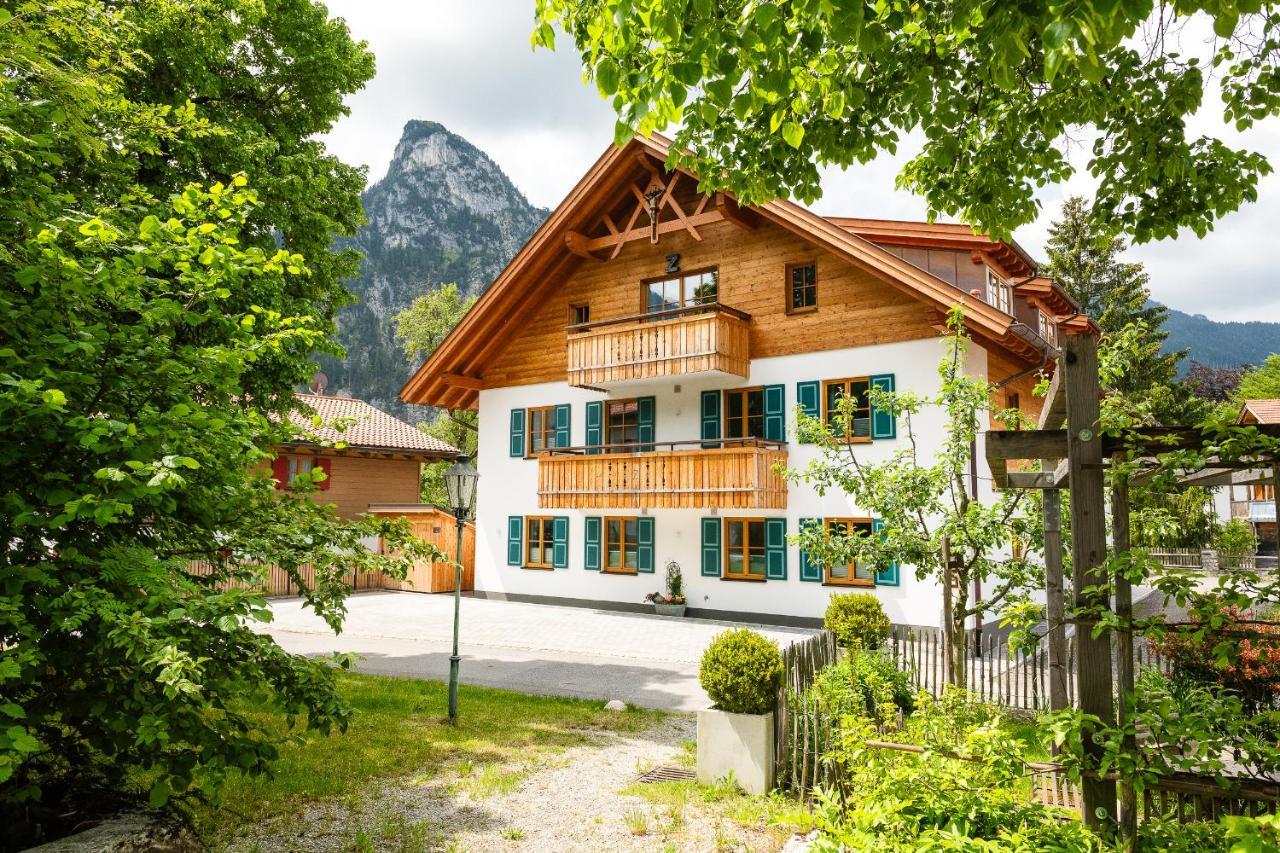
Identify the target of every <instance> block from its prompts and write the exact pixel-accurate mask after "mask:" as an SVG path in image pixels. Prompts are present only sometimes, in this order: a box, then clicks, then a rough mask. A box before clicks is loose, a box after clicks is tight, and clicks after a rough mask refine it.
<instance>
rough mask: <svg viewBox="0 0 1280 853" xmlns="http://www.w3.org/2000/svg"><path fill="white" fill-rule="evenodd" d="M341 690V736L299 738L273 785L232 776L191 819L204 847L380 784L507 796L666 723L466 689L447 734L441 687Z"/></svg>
mask: <svg viewBox="0 0 1280 853" xmlns="http://www.w3.org/2000/svg"><path fill="white" fill-rule="evenodd" d="M338 684H339V689H340V690H341V692H342V695H343V696H344V697H345V698H346V699H347V701H349V702H350V703H351V705H352V707H353V708H354V710H355V713H354V715H353V718H352V721H351V724H350V726H349V727H348V729H347V731H346V733H345V734H333V735H330V736H328V737H326V736H323V735H318V734H309V733H307V732H305V731H304V730H302V729H301V728H298V729H296V730H295V731H294V732H293V733H292V734H294V735H295V736H296V737H297V742H296V743H290V744H288V745H286V746H284V747H282V748H281V756H280V760H279V761H278V762H277V764H276V766H275V770H274V773H273V774H272V775H271V776H269V777H266V776H259V777H243V776H235V777H233V778H232V779H231V780H230V781H229V782H228V784H227V785H226V787H225V789H224V791H223V797H222V803H221V805H220V806H218V807H211V806H202V807H198V808H197V809H196V811H195V813H194V814H193V818H194V821H195V824H196V828H197V831H198V832H199V834H200V835H201V837H202V838H204V839H206V840H212V839H225V838H228V837H230V836H234V835H236V834H237V832H238V830H239V829H240V828H241V827H243V826H245V825H248V824H257V823H261V822H263V821H267V820H270V819H273V818H279V817H286V816H294V815H297V814H299V813H301V812H302V811H304V810H305V807H306V806H308V805H311V804H314V803H318V802H323V801H343V800H355V799H360V798H363V797H364V796H366V795H368V794H369V793H370V792H371V789H372V788H374V787H376V784H377V783H379V782H381V781H384V780H385V781H401V780H402V781H415V780H418V781H425V780H429V779H431V778H433V777H435V776H436V775H438V774H441V773H442V772H447V773H449V774H450V777H451V779H452V781H451V783H450V784H451V785H453V786H454V787H455V788H457V789H459V790H465V791H467V792H468V793H471V794H473V795H482V796H483V795H488V794H493V793H501V792H504V791H509V790H511V789H513V788H514V787H516V786H518V785H519V783H520V780H521V778H522V777H523V773H524V772H525V771H523V770H521V769H519V768H520V767H527V766H528V765H529V764H530V763H531V762H537V761H540V760H546V759H549V758H550V757H551V756H553V755H554V754H556V753H558V752H562V751H563V750H565V749H567V748H569V747H572V746H578V745H581V744H583V743H585V742H588V741H589V740H590V738H591V733H592V732H593V731H596V732H605V731H608V732H634V731H640V730H643V729H645V728H648V727H650V726H652V725H653V724H655V723H656V722H657V721H658V720H659V719H660V718H661V717H662V716H663V715H662V713H661V712H658V711H646V710H639V709H629V710H627V711H622V712H617V711H605V710H604V703H603V702H588V701H583V700H577V699H565V698H559V697H550V696H529V695H526V694H522V693H513V692H511V691H507V690H494V689H490V688H483V687H469V686H467V685H463V686H462V687H461V689H460V690H459V696H458V706H459V708H458V717H459V721H458V724H457V725H456V726H452V725H450V724H449V723H448V722H447V720H446V708H447V687H446V686H445V685H444V684H442V683H440V682H436V681H419V680H411V679H401V678H388V677H385V676H372V675H358V674H354V673H341V674H339V676H338ZM264 721H265V722H266V723H267V724H268V725H269V726H270V727H271V728H273V729H274V730H275V731H277V732H279V733H280V734H281V735H284V734H287V732H286V731H285V723H284V720H283V718H282V717H279V716H276V715H264ZM356 846H357V847H360V846H363V845H361V844H359V843H357V844H356ZM375 846H377V845H375Z"/></svg>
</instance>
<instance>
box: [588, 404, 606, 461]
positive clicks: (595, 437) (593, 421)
mask: <svg viewBox="0 0 1280 853" xmlns="http://www.w3.org/2000/svg"><path fill="white" fill-rule="evenodd" d="M602 444H604V403H603V402H601V401H600V400H595V401H594V402H591V403H587V447H595V448H599V447H600V445H602ZM587 452H588V453H599V452H600V451H599V450H598V449H596V450H588V451H587Z"/></svg>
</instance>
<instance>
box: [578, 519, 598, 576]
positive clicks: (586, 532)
mask: <svg viewBox="0 0 1280 853" xmlns="http://www.w3.org/2000/svg"><path fill="white" fill-rule="evenodd" d="M583 521H584V522H585V523H584V525H583V534H582V541H583V542H584V543H585V547H584V548H583V552H582V567H583V568H584V569H586V570H587V571H591V572H598V571H600V516H598V515H589V516H587V517H586V518H585V519H583Z"/></svg>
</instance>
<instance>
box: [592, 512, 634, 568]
mask: <svg viewBox="0 0 1280 853" xmlns="http://www.w3.org/2000/svg"><path fill="white" fill-rule="evenodd" d="M611 521H617V522H620V524H619V525H618V529H619V531H620V532H621V533H622V543H621V544H622V547H621V548H619V549H618V550H619V552H620V553H621V554H622V562H623V563H625V562H626V561H627V560H626V554H627V550H626V548H627V522H628V521H634V522H636V540H635V543H634V545H635V552H636V567H635V568H634V569H628V568H627V567H626V566H625V565H624V566H621V567H619V568H610V566H609V543H610V539H609V522H611ZM600 524H601V526H602V527H603V528H604V529H603V530H601V531H600V571H601V572H603V573H604V574H606V575H634V574H638V573H639V571H640V517H639V516H636V515H606V516H605V517H604V518H602V519H600Z"/></svg>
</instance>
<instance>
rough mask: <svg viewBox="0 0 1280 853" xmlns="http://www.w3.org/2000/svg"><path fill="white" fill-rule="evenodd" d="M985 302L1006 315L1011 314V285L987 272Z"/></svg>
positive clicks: (989, 271)
mask: <svg viewBox="0 0 1280 853" xmlns="http://www.w3.org/2000/svg"><path fill="white" fill-rule="evenodd" d="M987 301H988V302H990V303H991V304H992V305H994V306H995V307H996V308H999V309H1000V310H1001V311H1003V312H1004V313H1006V314H1012V313H1013V285H1011V284H1009V282H1007V281H1005V280H1004V279H1002V278H1000V276H998V275H996V274H995V273H994V272H992V271H991V270H987Z"/></svg>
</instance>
